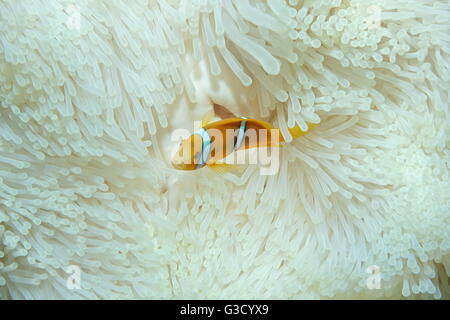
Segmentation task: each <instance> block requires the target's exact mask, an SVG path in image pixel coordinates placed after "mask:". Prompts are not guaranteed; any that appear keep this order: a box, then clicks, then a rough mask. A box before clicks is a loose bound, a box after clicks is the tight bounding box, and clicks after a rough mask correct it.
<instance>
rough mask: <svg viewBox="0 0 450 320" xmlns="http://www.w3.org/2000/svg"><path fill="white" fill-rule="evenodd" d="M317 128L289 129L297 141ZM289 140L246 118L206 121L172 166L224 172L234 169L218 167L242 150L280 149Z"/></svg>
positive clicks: (177, 155)
mask: <svg viewBox="0 0 450 320" xmlns="http://www.w3.org/2000/svg"><path fill="white" fill-rule="evenodd" d="M315 126H316V124H313V123H308V130H307V131H302V130H301V129H300V127H299V126H297V125H296V126H295V127H293V128H288V130H289V132H290V134H291V135H292V138H293V139H296V138H299V137H301V136H303V135H305V134H307V133H309V132H310V131H311V129H312V128H313V127H315ZM284 141H285V139H284V138H283V136H282V134H281V130H280V129H278V128H273V127H272V126H271V125H270V124H269V123H267V122H265V121H262V120H257V119H248V118H244V117H233V118H227V119H223V120H219V121H215V122H210V119H207V118H205V119H204V120H203V121H202V127H201V128H200V129H199V130H197V131H196V132H194V133H193V134H191V135H190V136H189V137H188V138H186V139H184V140H182V141H181V143H180V146H179V148H178V150H177V152H176V153H175V154H174V156H173V158H172V166H173V167H174V168H176V169H179V170H196V169H200V168H203V167H205V166H207V167H210V168H212V169H219V171H223V169H226V168H232V167H234V166H233V165H229V164H225V163H217V161H219V160H223V159H224V158H226V157H227V156H228V155H229V154H231V153H232V152H234V151H238V150H245V149H250V148H258V147H276V146H279V143H281V142H284Z"/></svg>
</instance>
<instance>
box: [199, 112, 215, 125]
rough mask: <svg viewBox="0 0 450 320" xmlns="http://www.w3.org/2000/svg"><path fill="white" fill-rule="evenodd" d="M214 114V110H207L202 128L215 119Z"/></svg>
mask: <svg viewBox="0 0 450 320" xmlns="http://www.w3.org/2000/svg"><path fill="white" fill-rule="evenodd" d="M214 116H215V113H214V110H209V111H208V112H206V113H205V114H204V115H203V118H202V128H203V127H205V126H206V125H208V124H209V123H210V122H211V121H212V119H214Z"/></svg>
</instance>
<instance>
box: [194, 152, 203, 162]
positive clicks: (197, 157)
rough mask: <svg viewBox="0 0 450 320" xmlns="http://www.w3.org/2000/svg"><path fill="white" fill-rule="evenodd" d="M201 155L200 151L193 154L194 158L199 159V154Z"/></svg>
mask: <svg viewBox="0 0 450 320" xmlns="http://www.w3.org/2000/svg"><path fill="white" fill-rule="evenodd" d="M201 155H202V153H201V152H196V153H195V154H194V159H195V160H197V161H198V160H200V156H201Z"/></svg>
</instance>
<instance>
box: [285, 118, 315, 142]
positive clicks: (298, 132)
mask: <svg viewBox="0 0 450 320" xmlns="http://www.w3.org/2000/svg"><path fill="white" fill-rule="evenodd" d="M306 124H307V126H308V129H307V130H306V131H303V130H302V129H301V128H300V127H299V126H298V125H297V124H296V125H295V126H294V127H292V128H289V127H288V131H289V133H290V134H291V136H292V139H293V140H294V139H297V138H300V137H302V136H304V135H306V134H308V133H310V132H311V130H312V129H313V128H314V127H316V126H318V124H317V123H309V122H307V123H306ZM284 141H285V139H284V137H283V135H282V134H281V132H280V142H284Z"/></svg>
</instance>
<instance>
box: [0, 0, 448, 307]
mask: <svg viewBox="0 0 450 320" xmlns="http://www.w3.org/2000/svg"><path fill="white" fill-rule="evenodd" d="M449 17H450V8H449V4H448V1H445V0H436V1H432V2H429V1H424V0H420V1H418V0H398V1H388V0H384V1H375V0H367V1H362V0H359V1H358V0H330V1H321V0H314V1H312V0H304V1H302V0H299V1H298V0H286V1H283V0H272V1H263V0H233V1H232V0H189V1H188V0H158V1H147V0H139V1H131V2H129V1H108V0H80V1H76V4H75V2H74V1H71V0H45V1H44V0H5V1H1V2H0V297H1V298H3V299H8V298H11V299H36V298H40V299H51V298H64V299H68V298H74V299H105V298H108V299H117V298H147V299H154V298H159V299H173V298H183V299H184V298H193V299H196V298H216V299H224V298H247V299H252V298H266V299H287V298H289V299H292V298H294V299H304V298H313V299H319V298H422V299H433V298H435V299H440V298H449V296H450V286H449V280H448V277H449V275H450V179H449V166H450V152H449V146H450V139H449V137H450V126H449V123H450V115H449V102H450V90H449V89H450V55H449V54H450V35H449V34H450V32H449V31H450V23H449V21H450V19H449ZM214 103H217V104H220V105H222V106H223V107H225V108H226V109H227V110H229V111H230V112H232V113H234V114H237V115H242V116H246V117H255V118H258V119H263V120H266V121H268V122H270V123H273V125H274V126H277V127H279V128H281V132H282V133H283V135H285V136H286V140H287V141H288V142H289V143H287V144H286V145H284V146H283V147H281V148H280V166H279V170H278V172H277V173H276V174H273V175H261V174H260V171H259V165H254V164H250V165H247V166H243V168H242V172H240V173H233V172H231V173H226V174H218V173H216V172H213V171H211V170H208V169H207V168H204V169H200V170H195V171H194V172H189V173H184V172H180V171H177V170H174V169H173V168H171V167H170V161H169V158H170V152H171V150H172V148H173V145H174V144H175V141H173V139H172V132H173V131H174V130H176V129H179V128H186V129H189V130H191V131H192V130H193V129H194V127H193V122H194V120H199V119H200V118H201V115H202V114H203V113H204V112H206V111H207V110H210V109H211V108H212V105H213V104H214ZM308 122H309V123H314V124H318V125H317V127H315V129H314V130H313V131H312V132H311V133H310V134H308V135H305V136H304V137H302V138H300V139H297V140H294V141H290V140H291V137H290V134H289V131H288V127H293V126H294V125H298V126H300V127H301V128H302V129H306V127H307V124H306V123H308ZM73 270H75V271H76V272H73ZM74 276H78V278H74Z"/></svg>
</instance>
